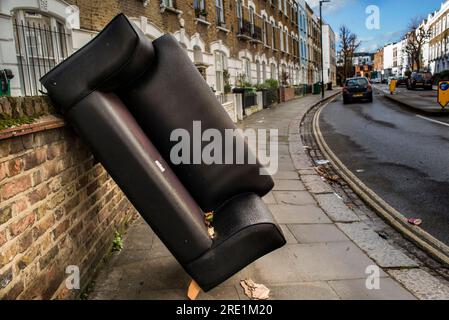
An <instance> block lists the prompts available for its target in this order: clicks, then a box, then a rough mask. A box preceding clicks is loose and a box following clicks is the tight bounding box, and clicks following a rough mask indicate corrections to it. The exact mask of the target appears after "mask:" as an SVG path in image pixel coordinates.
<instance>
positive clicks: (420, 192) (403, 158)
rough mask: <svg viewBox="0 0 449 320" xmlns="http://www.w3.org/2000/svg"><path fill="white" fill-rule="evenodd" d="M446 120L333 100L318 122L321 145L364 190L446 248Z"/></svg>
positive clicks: (383, 103) (378, 103) (379, 102)
mask: <svg viewBox="0 0 449 320" xmlns="http://www.w3.org/2000/svg"><path fill="white" fill-rule="evenodd" d="M447 122H449V117H448V119H445V118H443V117H431V116H426V117H423V116H421V115H420V114H416V113H415V112H414V111H412V110H409V109H404V108H401V107H400V106H398V105H397V104H396V103H394V102H392V101H390V100H388V99H385V97H382V96H375V97H374V102H373V103H364V102H362V103H360V102H355V103H352V104H348V105H343V103H342V100H341V99H338V100H337V101H335V102H334V103H331V104H329V105H328V106H327V107H325V108H324V109H323V110H322V112H321V116H320V128H321V131H322V134H323V136H324V139H325V140H326V142H327V144H328V145H329V146H330V148H331V149H332V151H333V152H334V153H335V154H336V155H337V157H338V158H339V159H340V160H341V161H342V162H343V163H344V164H345V165H346V167H347V168H348V169H349V170H350V171H351V172H352V173H353V174H354V175H356V176H357V177H358V178H359V179H360V180H362V182H364V184H365V185H367V186H368V187H369V188H370V189H371V190H373V191H374V192H375V193H376V194H377V195H379V196H380V197H381V198H382V199H383V200H385V201H386V202H387V203H388V204H390V205H391V206H392V207H394V208H395V209H396V210H397V211H399V212H400V213H402V214H403V215H404V216H405V217H407V218H420V219H422V220H423V222H424V223H423V224H422V225H421V228H423V229H424V230H425V231H427V232H429V233H430V234H431V235H433V236H434V237H436V238H437V239H439V240H440V241H442V242H444V243H445V244H446V245H449V212H448V210H447V208H448V207H449V197H448V192H447V190H448V189H449V172H448V170H447V159H448V158H449V128H448V126H449V124H448V123H447Z"/></svg>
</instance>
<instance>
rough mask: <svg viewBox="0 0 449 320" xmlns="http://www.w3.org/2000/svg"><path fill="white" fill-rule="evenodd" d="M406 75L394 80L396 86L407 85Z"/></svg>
mask: <svg viewBox="0 0 449 320" xmlns="http://www.w3.org/2000/svg"><path fill="white" fill-rule="evenodd" d="M407 80H408V78H407V77H399V78H398V81H397V82H396V85H397V86H407Z"/></svg>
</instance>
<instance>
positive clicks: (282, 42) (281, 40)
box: [279, 27, 284, 51]
mask: <svg viewBox="0 0 449 320" xmlns="http://www.w3.org/2000/svg"><path fill="white" fill-rule="evenodd" d="M279 39H280V44H281V51H284V30H283V29H282V27H280V28H279Z"/></svg>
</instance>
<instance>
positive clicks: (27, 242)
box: [19, 230, 33, 253]
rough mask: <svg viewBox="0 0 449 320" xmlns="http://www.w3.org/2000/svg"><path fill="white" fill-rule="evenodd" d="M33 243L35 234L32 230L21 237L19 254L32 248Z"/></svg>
mask: <svg viewBox="0 0 449 320" xmlns="http://www.w3.org/2000/svg"><path fill="white" fill-rule="evenodd" d="M32 243H33V232H32V230H29V231H27V232H26V233H24V234H23V235H21V236H20V239H19V252H20V253H23V252H25V251H26V250H27V249H28V248H30V247H31V244H32Z"/></svg>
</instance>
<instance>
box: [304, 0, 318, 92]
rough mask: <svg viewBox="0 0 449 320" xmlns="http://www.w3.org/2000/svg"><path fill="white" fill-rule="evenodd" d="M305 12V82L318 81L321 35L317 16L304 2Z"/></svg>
mask: <svg viewBox="0 0 449 320" xmlns="http://www.w3.org/2000/svg"><path fill="white" fill-rule="evenodd" d="M306 13H307V30H308V32H307V57H308V62H307V82H308V83H309V84H312V83H316V82H318V81H320V78H321V76H320V69H321V37H320V24H319V19H318V17H317V16H316V15H315V14H314V12H313V10H312V8H311V7H310V6H309V5H308V4H307V2H306Z"/></svg>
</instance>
